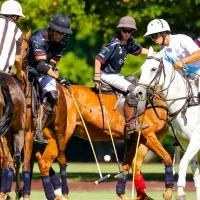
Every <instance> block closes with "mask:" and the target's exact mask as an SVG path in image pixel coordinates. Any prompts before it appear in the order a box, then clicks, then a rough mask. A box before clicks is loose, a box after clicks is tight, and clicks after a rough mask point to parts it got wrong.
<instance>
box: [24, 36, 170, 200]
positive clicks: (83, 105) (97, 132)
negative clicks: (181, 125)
mask: <svg viewBox="0 0 200 200" xmlns="http://www.w3.org/2000/svg"><path fill="white" fill-rule="evenodd" d="M27 40H28V38H26V39H25V40H24V45H27V44H26V41H27ZM23 49H26V48H25V46H24V47H23ZM71 89H72V92H73V94H74V98H75V100H76V101H77V105H78V107H79V109H80V111H81V114H82V116H83V119H84V120H85V123H86V126H87V128H88V131H89V133H90V137H91V140H92V141H107V140H110V139H111V138H110V134H109V131H108V126H107V123H106V121H105V116H104V113H103V111H102V106H101V101H100V98H99V94H98V92H97V91H95V90H94V89H92V88H89V87H85V86H79V85H72V86H71ZM62 93H63V94H64V95H65V102H66V103H64V104H63V105H62V110H61V109H60V110H59V109H58V108H57V110H56V115H58V116H60V117H61V116H62V117H65V120H66V121H65V125H66V130H65V134H64V136H65V139H64V140H63V141H62V143H57V145H56V141H55V140H54V138H55V137H57V138H60V137H61V138H63V134H61V135H60V136H57V134H60V133H59V132H57V133H55V134H54V135H52V134H51V131H52V132H53V131H54V130H55V129H56V128H55V127H54V126H55V125H56V124H57V123H59V120H60V121H62V120H61V119H59V117H57V121H54V122H52V126H51V127H49V129H44V133H45V134H46V136H47V138H48V146H47V147H46V149H45V153H46V156H42V157H41V155H40V154H37V157H38V158H39V166H40V168H41V169H42V166H46V167H47V165H48V167H50V166H51V162H52V161H53V159H54V158H53V159H51V162H48V163H47V161H48V160H47V161H46V160H45V159H49V158H48V156H47V155H50V154H51V153H52V150H56V147H58V152H56V153H55V154H53V155H57V153H58V158H57V160H58V162H59V165H60V169H61V170H60V171H61V180H62V193H63V196H64V198H65V199H68V186H67V182H66V178H67V177H66V172H65V170H66V163H67V161H66V157H65V149H66V144H67V143H68V142H69V140H70V138H71V136H72V135H73V134H74V135H76V136H78V137H80V138H83V139H88V137H87V134H86V131H85V129H84V126H83V123H82V121H81V118H80V116H79V113H78V111H77V109H76V106H75V104H74V102H73V99H72V98H71V95H70V94H69V91H68V90H67V89H66V88H64V87H62V90H60V94H62ZM102 97H103V99H104V102H105V106H106V110H107V116H108V120H109V122H110V126H111V131H112V135H113V137H114V139H116V140H126V137H125V135H124V125H125V120H124V117H123V116H122V115H121V114H120V112H119V109H117V110H116V111H114V110H113V107H114V105H115V103H116V100H117V99H116V96H115V95H114V94H111V95H102ZM27 100H28V99H27ZM29 101H30V99H29ZM29 103H30V102H29ZM29 103H28V104H29ZM157 103H158V104H162V105H165V104H164V103H163V102H162V101H159V100H157ZM66 105H67V108H66V110H64V109H65V106H66ZM59 106H60V102H59V103H58V106H57V107H59ZM27 109H28V110H29V111H27V113H29V115H28V116H29V117H27V130H29V131H28V132H27V133H26V139H25V158H24V165H23V170H24V174H27V173H29V177H31V175H30V173H31V165H30V161H31V156H30V155H31V150H32V145H33V129H32V128H31V117H30V116H31V109H30V108H27ZM156 110H157V112H158V114H159V116H160V118H163V119H166V116H167V112H166V110H165V109H163V108H156ZM141 117H142V116H141ZM140 120H141V118H140ZM63 122H64V121H63ZM53 123H55V125H54V124H53ZM144 124H148V125H150V127H149V128H147V129H145V130H143V131H142V136H141V140H140V144H139V149H138V154H137V162H136V171H135V186H136V191H137V196H138V197H139V199H143V200H144V199H146V200H147V199H151V198H150V197H148V196H147V195H146V193H145V183H144V180H143V177H142V175H141V174H140V169H141V165H142V161H143V158H144V156H145V155H146V153H147V150H148V148H149V149H150V150H152V151H153V152H154V153H156V154H157V155H158V156H160V157H161V159H162V160H163V161H164V164H165V165H166V168H167V167H169V166H170V167H171V165H172V160H171V157H170V155H169V154H168V153H167V152H166V151H165V149H164V148H163V146H162V145H161V144H160V142H159V140H160V139H161V138H162V137H163V136H164V135H165V134H166V132H167V131H168V129H167V126H166V123H165V122H164V121H161V120H159V119H158V118H157V116H156V115H155V113H154V111H153V109H148V110H147V111H146V114H145V117H144ZM65 125H64V124H63V127H65ZM50 130H51V131H50ZM133 136H134V135H133ZM135 136H136V137H132V136H131V138H132V139H129V140H126V152H125V155H124V161H123V164H122V167H121V169H122V171H129V170H130V168H133V166H134V164H135V163H134V162H133V158H134V155H135V151H136V142H135V141H136V139H137V134H136V135H135ZM154 140H156V142H155V141H154ZM152 141H154V142H152ZM51 145H52V146H51ZM46 169H47V168H46ZM48 170H49V168H48ZM48 170H46V173H45V175H46V176H47V175H49V174H48V172H49V171H48ZM126 178H127V176H125V177H123V178H120V179H118V184H117V194H118V196H119V197H120V198H121V199H124V200H126V199H128V197H127V196H126V194H125V184H126ZM166 179H168V175H167V173H166ZM25 182H26V184H25V186H28V183H30V180H29V181H27V180H25ZM29 185H30V184H29ZM28 187H29V193H26V192H25V194H24V195H25V196H24V197H26V199H27V200H28V199H29V195H30V186H28ZM169 190H170V191H171V187H166V190H165V193H164V194H165V195H164V196H165V199H171V197H168V191H169ZM52 199H53V198H52Z"/></svg>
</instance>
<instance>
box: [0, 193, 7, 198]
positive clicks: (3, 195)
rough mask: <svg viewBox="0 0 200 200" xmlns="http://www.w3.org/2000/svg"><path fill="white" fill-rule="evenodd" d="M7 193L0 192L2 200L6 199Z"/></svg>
mask: <svg viewBox="0 0 200 200" xmlns="http://www.w3.org/2000/svg"><path fill="white" fill-rule="evenodd" d="M5 199H6V195H5V194H4V193H3V192H0V200H5Z"/></svg>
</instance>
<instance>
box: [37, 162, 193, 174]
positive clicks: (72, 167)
mask: <svg viewBox="0 0 200 200" xmlns="http://www.w3.org/2000/svg"><path fill="white" fill-rule="evenodd" d="M99 165H100V169H101V171H102V173H118V166H117V164H116V163H100V164H99ZM52 166H53V169H54V170H55V171H57V172H59V166H58V164H57V163H53V165H52ZM174 168H175V171H176V173H177V172H178V165H177V164H176V165H175V166H174ZM34 172H36V173H39V168H38V166H37V163H35V165H34ZM67 172H68V173H78V172H81V173H98V170H97V166H96V164H95V163H68V167H67ZM142 172H143V173H148V174H150V173H158V174H163V173H164V165H162V164H144V165H143V166H142ZM188 173H191V170H190V168H188Z"/></svg>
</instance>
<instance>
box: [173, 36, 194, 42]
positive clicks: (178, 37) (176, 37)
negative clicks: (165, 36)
mask: <svg viewBox="0 0 200 200" xmlns="http://www.w3.org/2000/svg"><path fill="white" fill-rule="evenodd" d="M171 37H172V38H173V39H174V40H175V41H182V42H185V41H191V40H192V38H191V37H190V36H188V35H185V34H176V35H171Z"/></svg>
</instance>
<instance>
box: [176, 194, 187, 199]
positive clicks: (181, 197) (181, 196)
mask: <svg viewBox="0 0 200 200" xmlns="http://www.w3.org/2000/svg"><path fill="white" fill-rule="evenodd" d="M176 200H186V196H185V194H182V195H179V196H176Z"/></svg>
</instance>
